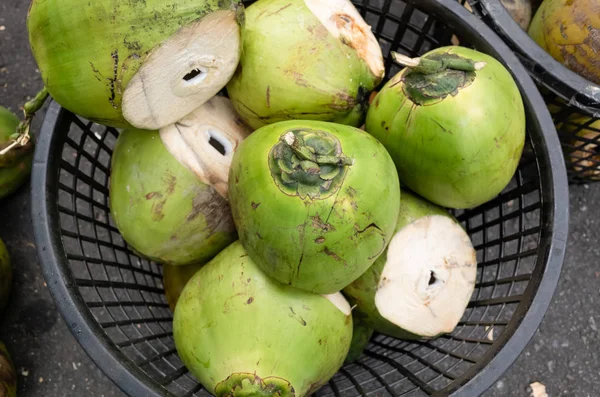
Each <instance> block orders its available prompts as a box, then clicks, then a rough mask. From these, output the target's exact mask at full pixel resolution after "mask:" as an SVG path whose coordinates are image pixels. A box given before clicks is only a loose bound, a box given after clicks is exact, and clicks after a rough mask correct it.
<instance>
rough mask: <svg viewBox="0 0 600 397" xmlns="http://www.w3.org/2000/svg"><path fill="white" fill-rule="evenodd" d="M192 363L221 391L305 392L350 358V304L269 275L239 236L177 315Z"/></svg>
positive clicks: (193, 285)
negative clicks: (290, 285) (347, 355)
mask: <svg viewBox="0 0 600 397" xmlns="http://www.w3.org/2000/svg"><path fill="white" fill-rule="evenodd" d="M173 335H174V339H175V346H176V348H177V351H178V353H179V357H181V359H182V361H183V362H184V364H185V365H186V367H187V368H188V370H189V371H190V372H191V373H192V374H193V375H194V376H195V377H196V378H197V379H198V380H199V381H200V383H202V385H203V386H204V387H205V388H206V389H207V390H208V391H209V392H210V393H212V394H214V395H215V396H217V397H224V396H254V397H261V396H263V397H269V396H282V397H283V396H287V397H292V396H295V397H302V396H305V395H308V394H311V393H313V392H315V391H316V390H317V389H319V388H320V387H321V386H322V385H324V384H325V383H326V382H327V381H328V380H329V379H330V378H331V377H332V376H333V375H334V374H335V373H336V372H337V371H338V369H339V368H340V367H341V366H342V364H343V362H344V358H345V357H346V354H347V353H348V349H349V347H350V341H351V339H352V316H351V313H350V306H349V305H348V302H347V301H346V300H345V299H344V297H343V296H342V295H341V294H340V293H337V294H334V295H330V296H321V295H317V294H312V293H310V292H305V291H302V290H299V289H297V288H293V287H289V286H286V285H283V284H280V283H279V282H277V281H275V280H273V279H272V278H270V277H268V276H267V275H266V274H265V273H264V272H263V271H261V270H260V268H259V267H258V266H257V265H256V264H255V263H254V262H253V261H252V259H250V257H249V256H248V255H247V253H246V251H245V250H244V248H243V246H242V244H241V243H240V242H239V241H238V242H235V243H233V244H231V245H230V246H229V247H227V248H226V249H225V250H223V251H222V252H221V253H220V254H219V255H217V257H215V258H214V259H213V260H212V261H211V262H209V263H208V264H207V265H206V266H205V267H203V268H202V269H200V270H199V271H198V272H197V273H196V274H195V275H194V276H193V277H192V279H191V280H190V281H189V282H188V283H187V285H186V286H185V288H184V290H183V293H182V294H181V297H180V299H179V303H178V304H177V307H176V309H175V317H174V320H173Z"/></svg>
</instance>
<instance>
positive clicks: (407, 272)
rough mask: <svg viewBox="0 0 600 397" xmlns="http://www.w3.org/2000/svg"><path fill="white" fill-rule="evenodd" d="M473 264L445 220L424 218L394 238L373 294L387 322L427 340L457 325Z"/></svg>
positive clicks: (461, 235) (463, 236)
mask: <svg viewBox="0 0 600 397" xmlns="http://www.w3.org/2000/svg"><path fill="white" fill-rule="evenodd" d="M476 274H477V259H476V254H475V250H474V249H473V245H472V244H471V241H470V239H469V236H468V235H467V233H466V232H465V231H464V230H463V229H462V228H461V227H460V225H459V224H457V223H456V222H455V221H454V220H452V219H451V218H449V217H446V216H441V215H432V216H426V217H423V218H420V219H418V220H417V221H415V222H413V223H411V224H409V225H407V226H406V227H404V228H402V229H401V230H400V231H399V232H398V233H396V234H395V235H394V237H393V238H392V240H391V242H390V245H389V247H388V251H387V262H386V264H385V266H384V269H383V272H382V273H381V278H380V280H379V284H378V287H377V292H376V294H375V305H376V307H377V310H378V311H379V314H380V315H381V316H382V317H384V318H385V319H386V320H388V321H390V322H391V323H393V324H395V325H396V326H398V327H400V328H402V329H404V330H405V331H408V332H410V333H413V334H416V335H419V336H422V337H424V338H431V337H434V336H436V335H439V334H443V333H449V332H452V330H453V329H454V328H455V327H456V325H457V324H458V322H459V321H460V319H461V317H462V315H463V313H464V311H465V309H466V307H467V304H468V303H469V299H470V298H471V295H472V293H473V289H474V287H475V277H476Z"/></svg>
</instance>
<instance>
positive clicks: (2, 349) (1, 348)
mask: <svg viewBox="0 0 600 397" xmlns="http://www.w3.org/2000/svg"><path fill="white" fill-rule="evenodd" d="M16 396H17V372H16V371H15V366H14V364H13V362H12V360H11V358H10V354H9V353H8V350H7V349H6V346H5V345H4V343H2V342H0V397H16Z"/></svg>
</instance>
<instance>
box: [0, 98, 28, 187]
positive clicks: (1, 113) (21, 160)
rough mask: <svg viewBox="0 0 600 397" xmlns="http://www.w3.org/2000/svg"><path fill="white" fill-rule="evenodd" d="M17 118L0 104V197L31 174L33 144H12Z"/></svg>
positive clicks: (19, 185)
mask: <svg viewBox="0 0 600 397" xmlns="http://www.w3.org/2000/svg"><path fill="white" fill-rule="evenodd" d="M18 126H19V118H18V117H17V116H16V115H15V114H14V113H12V112H11V111H10V110H8V109H6V108H4V107H2V106H0V153H2V152H4V151H5V150H7V151H6V153H4V154H0V199H2V198H4V197H6V196H8V195H10V194H12V193H14V192H15V191H16V190H17V189H19V187H21V186H22V185H23V184H24V183H25V182H26V181H27V180H28V179H29V175H30V174H31V164H32V161H33V151H34V144H33V141H31V140H30V141H29V142H28V143H27V144H26V145H23V146H20V145H19V146H15V147H12V148H9V146H13V143H14V141H15V139H16V138H17V136H16V135H18V133H17V127H18Z"/></svg>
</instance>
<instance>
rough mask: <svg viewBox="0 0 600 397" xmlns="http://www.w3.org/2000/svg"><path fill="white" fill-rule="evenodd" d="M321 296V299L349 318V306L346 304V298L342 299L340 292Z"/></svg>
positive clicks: (350, 309) (350, 310)
mask: <svg viewBox="0 0 600 397" xmlns="http://www.w3.org/2000/svg"><path fill="white" fill-rule="evenodd" d="M321 296H322V297H323V298H325V299H327V300H328V301H329V302H331V303H333V305H334V306H335V307H337V308H338V309H339V310H340V311H341V312H342V313H344V314H345V315H346V316H349V315H350V314H352V308H351V307H350V304H349V303H348V301H347V300H346V298H344V295H342V293H341V292H336V293H335V294H329V295H321Z"/></svg>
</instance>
